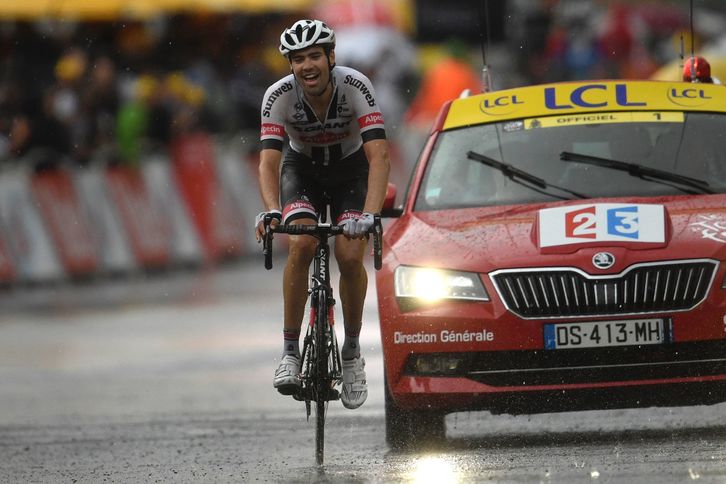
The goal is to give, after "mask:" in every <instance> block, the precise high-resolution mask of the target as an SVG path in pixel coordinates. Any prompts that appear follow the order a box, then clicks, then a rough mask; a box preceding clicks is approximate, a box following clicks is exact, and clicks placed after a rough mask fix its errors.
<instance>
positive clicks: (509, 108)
mask: <svg viewBox="0 0 726 484" xmlns="http://www.w3.org/2000/svg"><path fill="white" fill-rule="evenodd" d="M600 111H609V112H613V111H711V112H723V113H726V86H720V85H714V84H689V83H683V82H654V81H597V82H566V83H561V84H544V85H541V86H529V87H522V88H517V89H508V90H506V91H497V92H491V93H487V94H481V95H478V96H472V97H469V98H462V99H456V100H454V101H453V102H452V104H451V108H450V109H449V113H448V115H447V116H446V121H445V122H444V129H452V128H460V127H462V126H468V125H473V124H482V123H491V122H498V121H506V120H511V119H523V118H533V117H542V116H557V115H568V114H576V113H591V112H600Z"/></svg>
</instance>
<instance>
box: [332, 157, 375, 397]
mask: <svg viewBox="0 0 726 484" xmlns="http://www.w3.org/2000/svg"><path fill="white" fill-rule="evenodd" d="M351 158H352V159H351V164H350V165H348V167H347V168H348V169H347V170H346V173H347V177H346V178H345V179H344V180H340V179H339V180H336V181H337V183H336V186H335V189H333V190H331V213H332V216H333V220H335V221H336V223H339V222H340V220H341V219H342V218H343V217H345V216H346V215H347V214H349V213H350V212H360V211H361V210H362V208H363V205H364V203H365V197H366V193H367V182H368V162H367V160H366V159H365V155H363V152H362V151H360V152H359V153H357V154H356V155H353V157H351ZM366 246H367V241H365V240H351V239H348V238H346V237H344V236H338V237H336V240H335V258H336V261H337V263H338V268H339V270H340V287H339V294H340V301H341V305H342V307H343V323H344V326H345V340H344V341H343V347H342V349H341V356H342V358H343V388H342V392H341V397H340V398H341V401H342V402H343V405H344V406H345V407H347V408H357V407H360V406H361V405H362V404H363V402H365V400H366V398H367V396H368V389H367V386H366V375H365V371H364V370H363V368H364V365H365V361H364V360H363V358H362V357H361V356H360V345H359V342H358V338H359V335H360V330H361V325H362V323H361V321H362V317H363V304H364V301H365V297H366V290H367V289H368V275H367V274H366V270H365V267H364V266H363V257H364V255H365V250H366Z"/></svg>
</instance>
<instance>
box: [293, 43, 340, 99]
mask: <svg viewBox="0 0 726 484" xmlns="http://www.w3.org/2000/svg"><path fill="white" fill-rule="evenodd" d="M334 63H335V51H331V52H330V64H331V65H332V64H334ZM290 67H291V68H292V72H293V74H295V78H296V79H297V82H298V83H300V85H301V86H302V88H303V90H304V91H305V93H306V94H311V95H313V96H320V95H321V94H323V93H324V92H325V89H326V88H327V87H328V83H329V81H330V69H329V67H328V57H327V56H326V55H325V50H323V48H322V47H320V46H317V45H316V46H313V47H308V48H307V49H303V50H299V51H296V52H293V53H292V54H291V55H290Z"/></svg>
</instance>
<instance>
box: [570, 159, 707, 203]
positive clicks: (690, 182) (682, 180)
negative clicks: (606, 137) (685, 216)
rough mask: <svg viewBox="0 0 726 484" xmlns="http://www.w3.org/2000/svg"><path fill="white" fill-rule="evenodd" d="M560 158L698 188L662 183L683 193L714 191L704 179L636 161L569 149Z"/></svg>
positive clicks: (658, 181) (650, 179) (655, 180)
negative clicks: (626, 160)
mask: <svg viewBox="0 0 726 484" xmlns="http://www.w3.org/2000/svg"><path fill="white" fill-rule="evenodd" d="M560 159H561V160H562V161H572V162H575V163H585V164H587V165H595V166H602V167H604V168H611V169H613V170H619V171H624V172H627V173H628V174H629V175H630V176H634V177H638V178H642V179H644V180H648V181H654V182H656V183H663V181H667V182H673V183H677V184H679V185H685V186H687V187H691V188H695V189H696V190H698V192H694V191H693V190H687V189H685V188H683V187H679V186H675V185H671V184H670V183H663V184H664V185H667V186H670V187H673V188H676V189H678V190H681V191H682V192H685V193H690V194H695V193H715V192H714V191H713V190H711V189H710V188H708V187H709V185H708V182H706V181H704V180H699V179H698V178H691V177H688V176H685V175H679V174H678V173H672V172H670V171H663V170H659V169H657V168H650V167H647V166H643V165H639V164H637V163H628V162H625V161H619V160H611V159H608V158H600V157H597V156H591V155H584V154H582V153H571V152H569V151H563V152H562V153H560Z"/></svg>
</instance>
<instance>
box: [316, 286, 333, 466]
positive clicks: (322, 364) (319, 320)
mask: <svg viewBox="0 0 726 484" xmlns="http://www.w3.org/2000/svg"><path fill="white" fill-rule="evenodd" d="M315 305H316V317H315V331H314V337H315V374H316V378H315V395H316V398H315V413H316V415H315V460H316V461H317V463H318V465H322V464H323V461H324V455H325V413H326V410H327V406H328V391H329V389H330V383H329V378H328V351H329V345H328V296H327V294H326V293H325V291H318V293H317V296H316V298H315Z"/></svg>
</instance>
